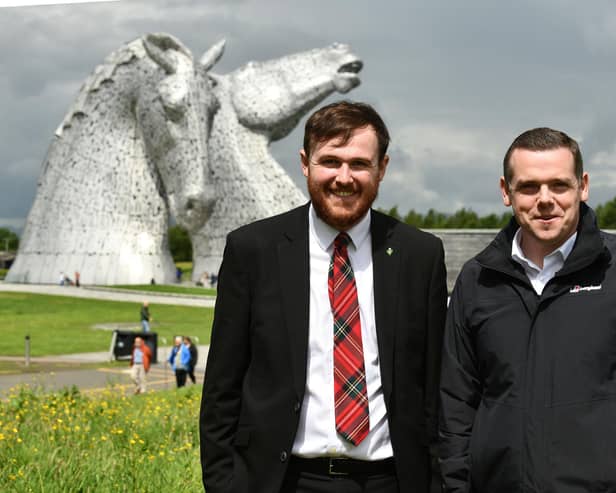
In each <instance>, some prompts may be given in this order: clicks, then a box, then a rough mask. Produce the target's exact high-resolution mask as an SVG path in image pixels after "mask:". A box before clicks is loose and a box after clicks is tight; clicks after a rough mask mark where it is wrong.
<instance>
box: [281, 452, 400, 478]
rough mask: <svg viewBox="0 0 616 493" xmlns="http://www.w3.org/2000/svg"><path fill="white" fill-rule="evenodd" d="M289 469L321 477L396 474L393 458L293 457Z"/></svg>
mask: <svg viewBox="0 0 616 493" xmlns="http://www.w3.org/2000/svg"><path fill="white" fill-rule="evenodd" d="M289 467H292V468H294V469H295V470H297V471H302V472H309V473H312V474H319V475H321V476H350V475H355V476H379V475H382V474H396V464H395V462H394V459H393V457H390V458H389V459H383V460H375V461H369V460H357V459H349V458H347V457H314V458H311V459H307V458H304V457H296V456H292V457H291V461H290V462H289Z"/></svg>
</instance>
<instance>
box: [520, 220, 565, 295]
mask: <svg viewBox="0 0 616 493" xmlns="http://www.w3.org/2000/svg"><path fill="white" fill-rule="evenodd" d="M521 237H522V230H521V229H520V228H518V230H517V231H516V233H515V236H514V237H513V242H512V243H511V257H512V258H513V260H515V261H516V262H517V263H518V264H520V265H521V266H522V267H523V268H524V272H526V276H527V277H528V280H529V281H530V283H531V284H532V286H533V289H534V290H535V293H537V294H538V295H539V296H541V293H543V288H545V285H546V284H547V283H548V282H549V281H550V279H552V278H553V277H554V276H555V275H556V273H557V272H558V271H559V270H560V269H562V268H563V265H565V260H567V257H568V256H569V254H570V253H571V250H573V245H574V244H575V239H576V238H577V231H576V232H575V233H573V234H572V235H571V236H570V237H569V238H568V239H567V241H565V242H564V243H563V244H562V245H560V247H558V248H557V249H556V250H554V251H553V252H552V253H550V254H548V255H546V256H545V257H543V269H542V268H541V267H539V266H538V265H537V264H535V263H534V262H533V261H532V260H529V259H528V258H527V257H526V255H524V252H523V251H522V245H521V243H520V239H521Z"/></svg>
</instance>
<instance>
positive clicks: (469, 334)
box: [439, 128, 616, 493]
mask: <svg viewBox="0 0 616 493" xmlns="http://www.w3.org/2000/svg"><path fill="white" fill-rule="evenodd" d="M500 181H501V184H500V186H501V190H502V196H503V202H504V204H505V205H506V206H511V207H512V210H513V214H514V217H513V218H512V220H511V222H510V223H509V225H508V226H507V227H506V228H504V229H503V230H502V231H501V232H500V233H499V234H498V235H497V236H496V238H495V239H494V241H493V242H492V243H491V244H490V245H489V246H488V247H487V248H486V249H485V250H483V251H482V252H481V253H479V254H478V255H477V256H476V257H475V258H473V259H471V260H470V261H469V262H467V263H466V265H465V266H464V268H463V269H462V272H461V273H460V276H459V277H458V279H457V281H456V286H455V288H454V291H453V294H452V296H451V301H450V305H449V311H448V315H447V323H446V333H445V341H444V350H443V365H442V372H441V413H440V414H441V416H440V426H439V436H440V446H439V448H440V464H441V472H442V476H443V491H445V492H447V493H453V492H456V493H457V492H473V493H494V492H498V493H514V492H515V493H518V492H521V491H525V492H537V493H538V492H554V493H578V492H579V493H582V492H589V491H616V458H615V454H614V450H615V449H614V444H615V443H616V420H615V419H614V416H615V410H616V372H615V371H614V368H616V310H615V309H614V307H615V305H614V299H615V298H614V294H615V293H616V263H615V262H614V256H615V255H616V236H614V235H610V234H606V233H604V232H602V231H600V230H599V229H598V227H597V222H596V216H595V214H594V212H593V211H592V209H590V208H589V207H588V206H587V205H586V204H585V203H584V202H585V201H586V200H587V198H588V191H589V184H588V183H589V181H588V174H587V173H585V172H584V171H583V164H582V156H581V153H580V150H579V147H578V144H577V142H575V141H574V140H573V139H571V138H570V137H569V136H567V135H566V134H564V133H562V132H559V131H556V130H552V129H548V128H538V129H533V130H529V131H527V132H524V133H523V134H521V135H520V136H519V137H518V138H517V139H516V140H515V141H514V142H513V144H512V145H511V147H510V148H509V150H508V151H507V154H506V155H505V159H504V173H503V177H502V178H501V180H500Z"/></svg>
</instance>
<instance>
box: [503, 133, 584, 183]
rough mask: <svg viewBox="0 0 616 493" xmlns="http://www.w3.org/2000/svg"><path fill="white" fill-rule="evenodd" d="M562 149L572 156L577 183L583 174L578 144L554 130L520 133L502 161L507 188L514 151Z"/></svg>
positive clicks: (564, 134) (510, 176)
mask: <svg viewBox="0 0 616 493" xmlns="http://www.w3.org/2000/svg"><path fill="white" fill-rule="evenodd" d="M561 147H564V148H565V149H569V150H570V151H571V154H573V162H574V164H575V176H576V178H577V179H578V181H581V180H582V175H583V174H584V162H583V160H582V153H581V152H580V146H579V145H578V143H577V142H576V141H575V140H574V139H572V138H571V137H569V136H568V135H567V134H566V133H565V132H561V131H560V130H554V129H552V128H547V127H539V128H533V129H531V130H527V131H526V132H524V133H521V134H520V135H518V136H517V137H516V139H515V140H514V141H513V143H512V144H511V145H510V146H509V149H507V153H506V154H505V158H504V159H503V176H504V177H505V183H506V184H507V187H509V185H510V184H511V178H512V177H513V173H512V171H511V155H512V154H513V151H515V150H516V149H526V150H527V151H552V150H554V149H560V148H561Z"/></svg>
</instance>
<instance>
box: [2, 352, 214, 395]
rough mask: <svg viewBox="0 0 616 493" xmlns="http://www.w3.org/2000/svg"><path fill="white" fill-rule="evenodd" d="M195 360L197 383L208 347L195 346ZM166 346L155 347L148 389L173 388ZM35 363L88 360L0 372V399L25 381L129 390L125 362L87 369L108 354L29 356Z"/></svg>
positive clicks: (52, 387)
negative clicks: (81, 365)
mask: <svg viewBox="0 0 616 493" xmlns="http://www.w3.org/2000/svg"><path fill="white" fill-rule="evenodd" d="M198 349H199V361H198V362H197V367H196V369H195V376H196V377H197V383H202V382H203V374H204V372H205V362H206V360H207V352H208V349H209V346H207V345H202V346H198ZM170 350H171V348H170V347H159V348H158V353H157V360H158V363H156V364H153V365H152V367H151V369H150V372H149V374H148V386H149V388H150V389H151V390H160V389H167V388H174V387H175V375H174V373H173V371H172V370H171V368H170V367H169V366H168V365H167V364H165V361H166V360H167V358H168V356H169V352H170ZM0 359H2V360H5V361H20V362H23V357H17V356H0ZM31 361H32V362H36V363H52V364H53V363H75V364H78V363H88V364H89V365H88V366H89V368H86V369H60V370H58V371H55V372H41V373H19V374H12V375H0V398H1V397H6V396H7V395H8V393H9V390H10V389H11V388H14V387H16V386H18V385H24V384H28V385H30V386H33V387H42V388H43V389H45V390H60V389H63V388H70V387H72V386H73V385H75V386H76V387H78V388H79V389H80V391H82V392H84V393H86V394H92V393H100V392H102V391H104V390H106V389H107V388H109V386H113V387H114V388H115V389H117V390H120V391H123V392H125V393H129V392H132V389H133V384H132V382H131V379H130V369H129V364H128V361H126V367H125V368H118V367H114V368H104V367H101V368H91V364H92V363H106V362H108V361H109V353H106V352H97V353H81V354H66V355H58V356H43V357H36V358H32V359H31Z"/></svg>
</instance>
